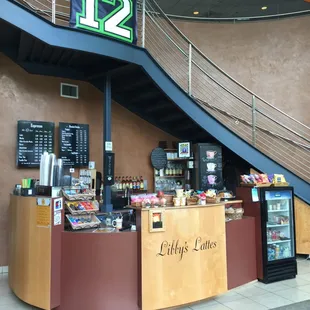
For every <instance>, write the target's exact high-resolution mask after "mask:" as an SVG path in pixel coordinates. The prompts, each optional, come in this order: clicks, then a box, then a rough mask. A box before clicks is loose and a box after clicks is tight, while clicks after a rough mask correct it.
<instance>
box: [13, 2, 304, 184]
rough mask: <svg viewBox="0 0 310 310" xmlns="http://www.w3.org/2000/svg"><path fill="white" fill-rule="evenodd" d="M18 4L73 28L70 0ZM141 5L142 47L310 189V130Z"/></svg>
mask: <svg viewBox="0 0 310 310" xmlns="http://www.w3.org/2000/svg"><path fill="white" fill-rule="evenodd" d="M15 1H18V2H20V3H22V4H24V5H26V6H27V7H28V8H31V9H32V10H33V11H34V12H36V13H37V14H40V15H41V16H44V17H45V18H46V19H48V20H49V21H51V22H53V23H54V24H57V25H60V26H68V20H69V15H70V6H69V3H68V2H69V1H67V0H15ZM137 4H138V15H137V18H138V28H139V29H138V34H139V37H138V44H139V45H140V46H142V47H145V48H146V49H148V51H149V52H150V53H151V54H152V56H153V57H154V58H155V59H156V61H157V62H158V63H159V64H160V65H161V67H162V68H163V69H164V70H165V71H166V72H167V73H168V74H169V75H170V77H171V78H172V79H173V80H174V81H175V82H176V83H177V84H178V85H179V86H180V87H181V88H182V89H183V90H184V91H185V92H187V93H188V95H189V96H191V97H192V98H193V99H194V100H195V101H196V102H197V104H199V105H200V106H201V108H202V109H204V110H205V111H206V112H207V113H209V114H211V115H212V116H213V117H215V118H216V119H218V120H219V121H220V122H221V123H223V124H224V125H225V126H226V127H228V128H229V129H230V130H232V131H233V132H234V133H235V134H237V135H238V136H240V137H241V138H242V139H244V140H245V141H247V142H248V143H250V144H251V145H253V146H254V147H256V148H257V149H258V150H260V151H261V152H262V153H264V154H266V155H267V156H269V157H270V158H272V159H274V160H275V161H276V162H278V163H279V164H281V165H282V166H284V167H286V168H287V169H289V170H291V171H292V172H293V173H295V174H296V175H298V176H299V177H301V178H302V179H304V180H305V181H307V182H309V183H310V175H309V166H310V128H309V127H308V126H306V125H305V124H303V123H302V122H300V121H298V120H296V119H294V118H293V117H292V116H290V115H288V114H286V113H284V112H283V111H281V110H280V109H278V108H277V107H275V106H274V105H272V104H271V103H269V102H267V101H266V100H264V99H263V98H262V97H260V96H258V95H257V94H255V93H253V92H252V91H250V90H249V89H247V88H246V87H245V86H243V85H242V84H240V83H239V82H238V81H237V80H235V79H234V78H233V77H232V76H230V75H229V74H228V73H226V72H225V71H224V70H222V69H221V68H220V67H219V66H218V65H216V64H215V63H214V62H213V61H212V60H210V59H209V58H208V57H207V56H206V55H204V53H202V51H201V50H200V49H199V48H198V47H197V46H195V44H193V43H192V42H191V41H190V40H189V39H188V38H187V37H186V36H185V35H184V34H183V33H182V32H181V31H180V30H179V29H178V28H177V27H176V26H175V24H174V23H173V22H172V21H171V20H170V19H169V18H168V17H167V15H166V14H165V13H164V12H163V11H162V10H161V8H160V7H159V6H158V5H157V3H156V1H155V0H137ZM210 44H212V42H210ZM292 106H293V104H292ZM240 151H241V150H240Z"/></svg>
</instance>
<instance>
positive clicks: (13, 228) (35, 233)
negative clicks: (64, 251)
mask: <svg viewBox="0 0 310 310" xmlns="http://www.w3.org/2000/svg"><path fill="white" fill-rule="evenodd" d="M48 199H49V198H46V199H45V201H46V203H48V204H49V205H48V206H44V207H42V208H43V209H44V210H43V209H42V210H43V212H41V211H39V210H38V206H37V200H36V198H35V197H21V196H13V195H11V201H10V207H9V221H10V226H9V229H10V233H9V285H10V288H11V289H12V291H13V292H14V293H15V295H16V296H18V297H19V298H20V299H21V300H23V301H24V302H26V303H28V304H30V305H33V306H36V307H39V308H42V309H46V310H50V309H53V308H55V307H56V306H59V305H60V290H59V287H60V262H61V255H60V250H61V242H60V241H61V231H62V230H63V226H62V225H56V226H55V225H54V212H53V199H50V200H48ZM39 208H40V207H39ZM60 212H61V218H62V223H63V210H61V211H60ZM42 216H43V217H44V218H43V217H42ZM42 219H43V221H42Z"/></svg>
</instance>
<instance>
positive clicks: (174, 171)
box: [155, 164, 183, 177]
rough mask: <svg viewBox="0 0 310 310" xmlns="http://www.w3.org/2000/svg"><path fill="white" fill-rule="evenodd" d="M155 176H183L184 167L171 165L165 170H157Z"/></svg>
mask: <svg viewBox="0 0 310 310" xmlns="http://www.w3.org/2000/svg"><path fill="white" fill-rule="evenodd" d="M155 176H161V177H163V176H183V166H182V165H177V164H170V165H168V166H167V167H166V168H165V169H161V170H157V169H155Z"/></svg>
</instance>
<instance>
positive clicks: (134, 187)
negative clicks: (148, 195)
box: [132, 177, 137, 189]
mask: <svg viewBox="0 0 310 310" xmlns="http://www.w3.org/2000/svg"><path fill="white" fill-rule="evenodd" d="M132 189H137V181H136V178H135V177H133V179H132Z"/></svg>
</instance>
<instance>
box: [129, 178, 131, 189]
mask: <svg viewBox="0 0 310 310" xmlns="http://www.w3.org/2000/svg"><path fill="white" fill-rule="evenodd" d="M129 188H130V189H132V178H131V177H129Z"/></svg>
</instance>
